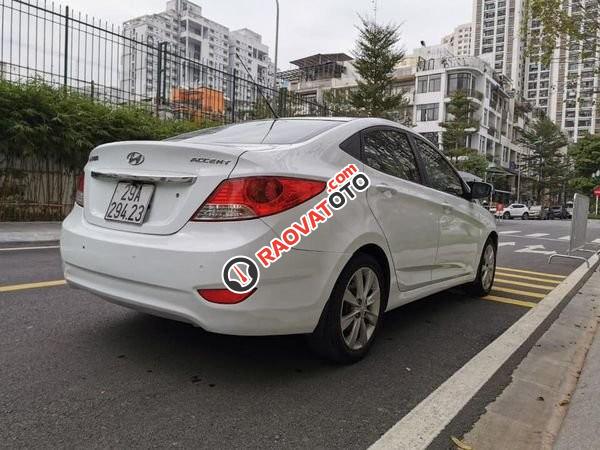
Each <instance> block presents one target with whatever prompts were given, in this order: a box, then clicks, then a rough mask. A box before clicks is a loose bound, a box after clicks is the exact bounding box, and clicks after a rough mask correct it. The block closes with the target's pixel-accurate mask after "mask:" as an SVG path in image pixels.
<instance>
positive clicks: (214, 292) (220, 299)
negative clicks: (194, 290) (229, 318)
mask: <svg viewBox="0 0 600 450" xmlns="http://www.w3.org/2000/svg"><path fill="white" fill-rule="evenodd" d="M254 292H256V289H253V290H251V291H250V292H246V293H244V294H237V293H235V292H231V291H230V290H229V289H198V294H200V295H201V296H202V298H203V299H204V300H206V301H208V302H211V303H220V304H222V305H234V304H235V303H241V302H243V301H244V300H246V299H247V298H248V297H250V296H251V295H252V294H254Z"/></svg>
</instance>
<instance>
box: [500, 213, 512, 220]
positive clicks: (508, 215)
mask: <svg viewBox="0 0 600 450" xmlns="http://www.w3.org/2000/svg"><path fill="white" fill-rule="evenodd" d="M502 218H503V219H504V220H508V219H510V213H509V212H508V211H506V212H505V213H504V214H502Z"/></svg>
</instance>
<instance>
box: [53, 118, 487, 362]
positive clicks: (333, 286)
mask: <svg viewBox="0 0 600 450" xmlns="http://www.w3.org/2000/svg"><path fill="white" fill-rule="evenodd" d="M346 167H353V168H354V169H355V170H356V169H357V170H358V174H362V175H361V176H362V178H361V179H362V180H368V181H369V184H368V187H364V188H361V189H362V190H360V189H356V190H355V191H354V192H353V193H352V195H349V193H350V189H344V191H345V192H344V193H343V196H346V202H345V205H344V207H343V208H341V207H340V208H339V209H337V210H335V211H334V208H333V207H331V208H328V209H329V212H330V213H331V214H328V215H327V217H326V220H321V221H320V223H318V227H317V226H314V227H313V229H311V230H310V232H306V233H303V234H302V236H301V239H296V240H294V242H289V239H291V238H289V237H290V236H291V235H290V225H292V224H296V225H297V227H296V225H294V227H296V229H297V230H299V229H301V228H299V227H301V226H302V225H304V226H306V227H308V222H307V221H306V220H305V219H303V217H308V216H307V212H308V211H309V210H311V208H312V209H314V207H315V205H320V206H321V208H322V209H321V212H322V214H321V218H325V212H324V208H326V207H327V204H326V201H327V199H328V198H331V197H329V196H331V195H332V192H334V191H336V190H337V192H338V193H341V190H342V189H343V187H340V186H339V185H338V184H337V183H336V182H335V181H329V180H330V179H331V180H335V179H337V180H338V181H340V180H341V179H343V178H344V176H342V177H341V179H340V178H339V177H337V178H336V177H335V175H336V174H340V173H343V172H340V171H343V170H344V168H346ZM346 175H348V174H346ZM332 177H334V178H332ZM346 179H347V180H350V176H349V175H348V176H346ZM342 181H343V180H342ZM351 181H352V183H354V181H358V178H356V179H354V178H352V180H351ZM351 181H348V183H350V182H351ZM354 184H355V186H354V187H356V186H358V184H357V183H354ZM362 186H365V185H364V183H363V184H362ZM345 187H346V188H347V187H348V186H345ZM490 190H491V186H490V185H488V184H485V183H476V182H475V183H469V185H467V184H465V183H464V182H463V180H462V179H461V177H460V176H459V175H458V174H457V172H456V170H455V169H454V168H453V167H452V165H451V164H450V163H449V162H448V160H447V159H446V158H445V157H444V156H443V155H442V154H441V153H440V152H439V151H438V150H437V149H436V148H434V147H433V146H432V145H431V144H430V143H429V142H428V141H426V140H425V139H423V138H422V137H421V136H419V135H418V134H416V133H414V132H412V131H411V130H409V129H407V128H404V127H401V126H399V125H398V124H397V123H395V122H390V121H386V120H382V119H340V118H294V119H277V120H260V121H254V122H247V123H242V124H236V125H229V126H223V127H216V128H210V129H204V130H200V131H198V132H193V133H189V134H186V135H182V136H178V137H175V138H172V139H168V140H166V141H161V142H117V143H113V144H107V145H102V146H100V147H98V148H95V149H94V150H92V152H91V154H90V157H89V162H88V163H87V165H86V166H85V170H84V174H83V175H82V176H81V177H80V180H79V182H78V190H77V196H76V205H75V206H74V209H73V211H72V212H71V213H70V215H69V216H68V217H67V218H66V219H65V221H64V223H63V228H62V237H61V253H62V258H63V261H64V272H65V278H66V280H67V281H68V282H69V284H71V285H72V286H76V287H79V288H83V289H86V290H89V291H91V292H94V293H96V294H98V295H99V296H101V297H102V298H104V299H106V300H108V301H110V302H113V303H116V304H119V305H122V306H126V307H129V308H133V309H136V310H140V311H143V312H147V313H150V314H155V315H158V316H163V317H167V318H171V319H176V320H180V321H184V322H188V323H191V324H193V325H195V326H198V327H201V328H203V329H205V330H208V331H211V332H216V333H224V334H234V335H279V334H295V333H303V334H307V335H308V336H309V342H310V343H311V344H312V346H313V347H314V348H315V349H316V350H317V351H319V352H320V353H321V354H322V355H324V356H326V357H328V358H330V359H333V360H335V361H338V362H343V363H348V362H354V361H357V360H359V359H360V358H362V357H363V356H364V355H365V354H366V353H367V351H368V350H369V348H370V346H371V345H372V343H373V340H374V339H375V337H376V335H377V332H378V330H379V328H380V325H381V323H382V315H383V313H384V312H385V311H389V310H391V309H394V308H397V307H399V306H401V305H404V304H406V303H408V302H411V301H413V300H417V299H420V298H423V297H425V296H428V295H430V294H433V293H436V292H439V291H442V290H445V289H448V288H451V287H453V286H458V285H463V284H466V285H468V287H469V288H470V289H471V291H472V292H473V293H475V294H477V295H487V294H488V293H489V291H490V289H491V287H492V283H493V279H494V274H495V265H496V250H497V242H498V236H497V234H496V231H495V222H494V218H493V217H492V215H491V214H489V212H487V211H486V210H485V209H484V208H482V207H481V206H480V205H479V204H478V203H477V202H476V201H474V200H476V199H477V198H488V197H489V195H490ZM336 195H337V196H338V198H341V197H340V195H338V194H336ZM336 208H337V207H336ZM315 211H316V210H315ZM310 217H312V219H311V220H313V221H314V219H315V217H317V216H316V215H315V214H314V213H313V214H312V215H311V216H310ZM313 225H315V224H314V223H313ZM305 231H306V230H305ZM282 233H283V234H282ZM286 234H287V236H288V237H287V238H286ZM296 234H298V233H296ZM296 237H298V236H296ZM282 238H283V240H285V241H286V242H288V244H290V245H287V248H282V245H285V244H283V240H282ZM276 241H278V242H279V244H278V245H279V250H278V249H277V248H276V247H277V245H276ZM292 244H293V245H292ZM260 249H263V250H262V252H263V253H260V252H259V250H260ZM273 252H275V253H276V255H275V256H276V257H274V256H273V255H274V253H273ZM259 254H260V255H262V256H261V257H259V258H257V257H256V256H257V255H259ZM261 258H262V260H261V261H260V263H261V264H258V262H259V261H258V259H261ZM265 259H266V260H267V265H265ZM248 285H250V286H249V287H248ZM246 287H247V288H246Z"/></svg>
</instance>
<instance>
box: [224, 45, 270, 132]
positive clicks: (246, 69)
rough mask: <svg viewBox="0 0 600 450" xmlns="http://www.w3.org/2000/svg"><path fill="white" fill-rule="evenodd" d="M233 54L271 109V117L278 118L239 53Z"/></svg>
mask: <svg viewBox="0 0 600 450" xmlns="http://www.w3.org/2000/svg"><path fill="white" fill-rule="evenodd" d="M235 56H237V59H239V60H240V62H241V63H242V67H243V68H244V70H245V71H246V73H247V74H248V76H249V77H250V80H251V81H252V82H253V83H254V84H255V85H256V88H257V89H258V92H260V95H261V96H262V98H263V100H264V101H265V102H266V103H267V106H268V107H269V109H270V110H271V113H272V114H273V117H274V118H275V120H277V119H279V116H278V115H277V113H276V112H275V110H274V109H273V107H272V106H271V103H270V102H269V100H268V99H267V96H266V95H265V93H264V92H263V90H262V88H261V86H260V85H259V84H258V83H257V82H256V81H254V78H253V77H252V74H251V73H250V71H249V70H248V68H247V67H246V64H244V61H242V58H240V55H238V54H237V53H236V54H235ZM234 70H235V69H234Z"/></svg>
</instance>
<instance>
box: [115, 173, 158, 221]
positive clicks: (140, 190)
mask: <svg viewBox="0 0 600 450" xmlns="http://www.w3.org/2000/svg"><path fill="white" fill-rule="evenodd" d="M153 193H154V185H153V184H144V183H133V182H125V181H121V182H119V183H118V184H117V187H116V188H115V192H114V194H113V196H112V199H111V200H110V203H109V204H108V209H107V210H106V215H105V216H104V219H105V220H112V221H115V222H126V223H133V224H137V225H141V224H142V223H143V222H144V218H145V217H146V213H147V212H148V208H149V206H150V200H151V199H152V194H153Z"/></svg>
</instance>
